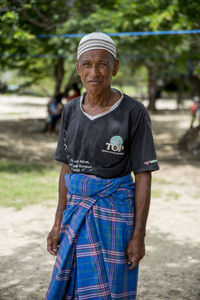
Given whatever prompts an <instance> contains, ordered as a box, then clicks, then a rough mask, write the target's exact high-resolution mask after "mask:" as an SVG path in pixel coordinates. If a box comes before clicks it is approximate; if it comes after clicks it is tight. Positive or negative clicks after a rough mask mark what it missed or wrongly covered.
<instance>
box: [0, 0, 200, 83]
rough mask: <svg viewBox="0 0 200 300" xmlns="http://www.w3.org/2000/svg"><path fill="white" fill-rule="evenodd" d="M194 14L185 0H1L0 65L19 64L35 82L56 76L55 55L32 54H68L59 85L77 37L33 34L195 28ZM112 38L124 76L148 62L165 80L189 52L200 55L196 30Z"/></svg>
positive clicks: (198, 21) (182, 66) (196, 9)
mask: <svg viewBox="0 0 200 300" xmlns="http://www.w3.org/2000/svg"><path fill="white" fill-rule="evenodd" d="M199 15H200V6H199V3H198V1H189V0H172V1H167V0H162V1H160V0H150V1H146V0H134V1H131V0H123V1H122V0H112V1H97V0H94V1H89V0H88V1H80V0H70V1H65V0H59V1H56V0H52V1H50V2H49V1H48V0H43V1H42V0H31V1H28V2H27V3H25V2H23V1H21V0H7V1H6V0H3V1H2V9H1V10H0V22H1V23H2V25H3V26H0V36H1V43H0V52H1V54H3V55H2V56H1V57H0V66H1V68H2V69H3V70H6V69H18V70H19V72H20V74H23V75H24V76H26V77H30V78H32V79H33V82H34V83H38V82H39V81H40V80H41V78H44V77H51V78H53V77H55V78H56V76H57V75H55V67H56V64H57V59H55V58H53V57H52V58H34V57H31V56H34V55H37V54H41V55H44V54H49V55H61V56H67V57H66V58H65V63H64V69H65V73H66V74H65V76H64V79H63V83H62V84H63V85H62V87H63V86H64V82H65V80H68V78H70V76H71V73H72V72H73V68H72V65H74V60H75V53H76V48H77V44H78V42H79V40H80V39H79V38H60V37H52V38H45V39H37V38H36V37H35V35H36V34H65V33H83V32H84V33H88V32H92V31H103V32H129V31H152V30H178V29H195V28H199V25H200V18H199ZM114 40H115V42H116V44H117V46H118V56H119V57H120V58H121V61H122V64H124V74H127V77H129V78H130V76H131V74H133V73H135V71H136V70H137V69H138V68H141V65H148V64H149V63H151V64H152V63H153V64H154V65H155V67H156V69H157V70H158V72H157V76H158V77H159V78H161V77H162V78H163V79H164V80H166V79H168V78H169V77H170V76H171V75H172V74H173V76H174V77H178V76H179V75H180V74H182V73H185V72H186V71H187V69H188V63H187V61H188V58H190V59H192V60H193V61H194V62H198V61H199V59H200V57H199V56H200V55H199V51H198V47H199V40H200V38H199V35H179V36H177V35H176V36H174V35H169V36H135V37H114ZM16 54H21V55H22V57H20V56H15V55H16ZM23 55H24V56H23ZM26 55H28V56H29V57H26ZM123 57H126V59H124V58H123ZM166 66H167V67H166ZM195 68H196V69H195V70H194V72H195V73H197V74H198V73H199V67H198V63H195ZM125 70H126V71H125Z"/></svg>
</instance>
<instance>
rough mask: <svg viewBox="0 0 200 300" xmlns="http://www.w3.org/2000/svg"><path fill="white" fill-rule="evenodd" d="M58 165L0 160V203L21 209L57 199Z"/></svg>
mask: <svg viewBox="0 0 200 300" xmlns="http://www.w3.org/2000/svg"><path fill="white" fill-rule="evenodd" d="M58 174H59V166H58V165H55V167H52V168H48V167H46V166H42V165H37V164H30V165H27V164H20V163H17V162H12V161H6V160H4V161H0V178H1V180H0V205H1V206H7V207H8V206H11V207H15V208H16V209H21V208H23V207H25V206H27V205H31V204H37V203H41V202H43V203H44V201H45V200H49V199H55V201H56V199H57V184H58Z"/></svg>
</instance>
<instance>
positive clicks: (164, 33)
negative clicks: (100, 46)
mask: <svg viewBox="0 0 200 300" xmlns="http://www.w3.org/2000/svg"><path fill="white" fill-rule="evenodd" d="M193 33H200V29H193V30H166V31H138V32H115V33H107V34H108V35H110V36H149V35H170V34H193ZM86 34H87V33H69V34H39V35H36V37H37V38H39V39H40V38H50V37H65V38H72V37H83V36H85V35H86Z"/></svg>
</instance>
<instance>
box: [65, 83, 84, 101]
mask: <svg viewBox="0 0 200 300" xmlns="http://www.w3.org/2000/svg"><path fill="white" fill-rule="evenodd" d="M69 94H70V95H69V96H68V97H66V101H67V102H68V101H70V100H71V99H73V98H76V97H79V96H80V95H81V91H80V89H79V87H78V84H77V83H73V84H72V86H71V88H70V93H69Z"/></svg>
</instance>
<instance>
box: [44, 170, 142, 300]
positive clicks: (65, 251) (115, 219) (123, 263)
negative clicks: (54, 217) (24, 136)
mask: <svg viewBox="0 0 200 300" xmlns="http://www.w3.org/2000/svg"><path fill="white" fill-rule="evenodd" d="M65 180H66V186H67V187H68V195H67V199H68V202H67V208H66V210H65V211H64V213H63V220H62V225H61V231H60V247H59V251H58V255H57V258H56V263H55V266H54V270H53V274H52V279H51V282H50V286H49V289H48V292H47V295H46V300H63V299H81V300H87V299H102V300H103V299H104V300H110V299H118V300H119V299H120V300H125V299H131V300H133V299H136V289H137V275H138V268H136V269H134V270H128V263H127V255H126V246H127V244H128V241H129V240H130V238H131V235H132V232H133V228H134V183H133V180H132V177H131V175H126V176H123V177H121V178H113V179H102V178H99V177H96V176H92V175H85V174H66V177H65Z"/></svg>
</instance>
